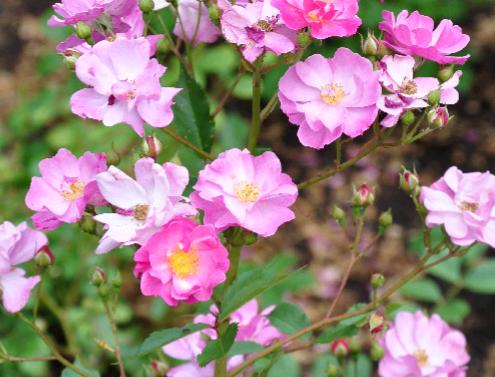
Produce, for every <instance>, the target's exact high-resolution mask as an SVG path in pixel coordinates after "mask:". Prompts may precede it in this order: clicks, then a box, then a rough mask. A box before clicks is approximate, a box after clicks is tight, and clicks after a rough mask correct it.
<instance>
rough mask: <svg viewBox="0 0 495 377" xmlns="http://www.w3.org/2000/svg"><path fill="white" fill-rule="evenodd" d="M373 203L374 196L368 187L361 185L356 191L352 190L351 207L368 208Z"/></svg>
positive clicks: (364, 184)
mask: <svg viewBox="0 0 495 377" xmlns="http://www.w3.org/2000/svg"><path fill="white" fill-rule="evenodd" d="M374 202H375V194H374V193H373V190H372V189H371V187H370V186H369V185H367V184H366V183H363V184H362V185H361V186H359V187H358V188H357V189H356V188H354V194H353V197H352V205H353V206H362V207H368V206H370V205H372V204H373V203H374Z"/></svg>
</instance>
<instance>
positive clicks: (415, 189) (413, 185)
mask: <svg viewBox="0 0 495 377" xmlns="http://www.w3.org/2000/svg"><path fill="white" fill-rule="evenodd" d="M400 188H401V189H402V190H404V191H405V192H407V193H408V194H410V195H413V196H416V195H418V194H419V190H420V187H419V179H418V177H417V176H416V174H414V173H412V172H410V171H409V170H407V169H404V171H403V172H402V173H401V175H400Z"/></svg>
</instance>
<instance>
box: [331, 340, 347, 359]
mask: <svg viewBox="0 0 495 377" xmlns="http://www.w3.org/2000/svg"><path fill="white" fill-rule="evenodd" d="M330 350H331V351H332V353H333V354H334V355H335V356H337V357H338V358H344V357H346V356H347V355H348V354H349V342H348V341H347V340H346V339H337V340H334V341H333V342H332V343H331V344H330Z"/></svg>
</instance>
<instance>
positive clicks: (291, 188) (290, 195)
mask: <svg viewBox="0 0 495 377" xmlns="http://www.w3.org/2000/svg"><path fill="white" fill-rule="evenodd" d="M194 190H195V191H194V192H193V193H192V194H191V202H192V204H193V205H194V206H195V207H196V208H198V209H202V210H203V211H204V213H205V217H204V222H205V224H212V225H213V226H215V228H216V229H218V230H219V231H222V230H225V229H227V228H229V227H232V226H240V227H243V228H245V229H247V230H250V231H252V232H254V233H257V234H259V235H260V236H263V237H269V236H272V235H273V234H275V232H276V231H277V229H278V227H279V226H280V225H282V224H283V223H286V222H288V221H290V220H293V219H294V217H295V215H294V213H293V212H292V211H291V210H290V209H289V207H290V206H291V205H292V204H293V203H294V202H295V201H296V198H297V186H296V185H295V184H294V183H293V182H292V179H291V178H290V177H289V176H288V175H287V174H284V173H282V167H281V164H280V160H279V159H278V157H277V156H276V155H275V154H274V153H272V152H265V153H263V154H262V155H260V156H257V157H254V156H252V155H251V154H250V153H249V151H248V150H247V149H245V150H243V151H241V150H239V149H230V150H228V151H226V152H223V153H221V154H220V155H219V156H218V158H217V159H216V160H215V161H213V162H212V163H210V164H209V165H206V166H205V168H204V169H203V170H202V171H201V172H200V173H199V178H198V182H197V183H196V185H195V186H194Z"/></svg>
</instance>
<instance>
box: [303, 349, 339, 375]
mask: <svg viewBox="0 0 495 377" xmlns="http://www.w3.org/2000/svg"><path fill="white" fill-rule="evenodd" d="M330 365H335V366H338V365H339V361H338V360H337V358H336V357H335V356H334V355H332V354H330V353H324V354H323V355H321V356H319V357H318V358H317V359H316V360H315V362H314V363H313V366H312V367H311V374H310V376H311V377H327V376H328V373H327V370H328V367H329V366H330Z"/></svg>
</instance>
